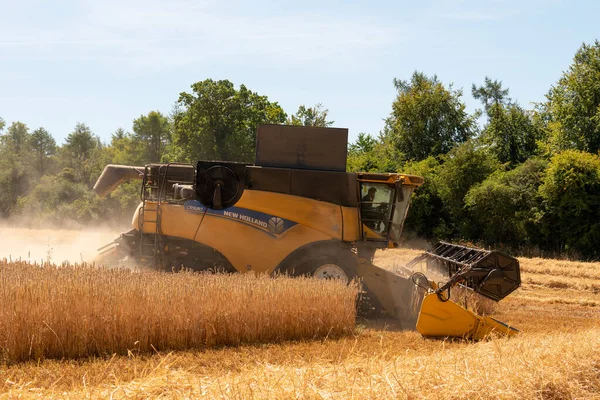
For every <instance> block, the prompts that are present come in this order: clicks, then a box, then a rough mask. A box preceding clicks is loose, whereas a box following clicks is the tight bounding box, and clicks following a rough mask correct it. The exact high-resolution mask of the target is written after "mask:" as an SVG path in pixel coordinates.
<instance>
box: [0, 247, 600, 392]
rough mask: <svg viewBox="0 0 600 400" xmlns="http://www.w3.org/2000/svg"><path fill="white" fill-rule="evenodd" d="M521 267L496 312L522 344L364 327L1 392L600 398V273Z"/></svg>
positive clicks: (76, 367) (8, 371)
mask: <svg viewBox="0 0 600 400" xmlns="http://www.w3.org/2000/svg"><path fill="white" fill-rule="evenodd" d="M418 253H419V252H418V251H415V250H388V251H385V252H382V253H380V254H378V264H379V265H382V266H386V267H388V268H390V269H392V268H393V267H394V265H396V266H398V265H400V264H401V263H403V262H405V261H408V260H409V259H411V258H412V257H414V256H415V255H416V254H418ZM521 265H522V269H523V274H522V275H523V286H522V287H521V288H520V289H519V290H517V291H516V292H515V293H514V294H512V295H511V296H509V297H508V298H507V299H505V300H503V301H502V302H500V303H499V304H498V305H496V307H495V308H494V313H493V315H494V316H496V317H498V318H499V319H500V320H503V321H505V322H508V323H510V324H512V325H514V326H516V327H518V328H520V329H521V330H522V332H521V334H520V335H518V336H516V337H514V338H511V339H502V338H500V339H492V340H489V341H485V342H479V343H469V342H463V341H442V340H427V339H423V338H422V337H421V336H420V335H419V334H418V333H416V332H411V331H402V330H399V329H398V327H397V326H395V325H394V323H393V321H389V320H385V321H365V320H362V319H359V320H358V323H357V325H356V328H355V329H354V331H353V332H352V334H351V335H349V336H348V335H347V336H341V337H338V338H332V337H331V336H326V337H323V338H321V339H318V340H295V341H284V342H279V343H268V344H264V343H263V344H243V345H240V346H237V347H218V348H203V349H199V350H190V351H172V352H168V351H159V352H157V353H156V354H154V355H151V354H139V353H137V352H132V353H130V354H128V355H126V356H119V355H116V356H106V357H95V358H91V359H86V360H74V361H69V360H64V361H59V360H46V361H43V362H39V363H36V362H25V363H18V364H15V365H9V366H4V367H3V368H1V369H0V382H2V389H1V391H0V392H1V393H2V396H4V397H54V398H57V397H59V398H80V397H86V398H106V397H110V396H112V397H114V398H157V397H162V398H202V397H204V398H244V399H245V398H257V399H281V398H283V399H285V398H307V399H321V398H333V399H335V398H339V399H347V398H373V399H375V398H376V399H387V398H390V399H391V398H406V399H421V398H430V399H439V398H451V399H496V398H502V399H514V398H532V399H568V398H600V339H599V338H600V307H599V306H598V304H599V303H600V293H598V292H597V291H596V292H595V291H594V290H591V289H583V288H586V287H588V288H592V287H593V286H592V285H594V284H600V281H599V280H598V279H597V274H598V272H599V271H600V265H599V264H596V263H580V262H568V261H558V260H542V259H521ZM577 274H579V275H577ZM595 274H596V275H595ZM572 279H574V280H572ZM556 282H567V284H566V285H565V284H557V283H556ZM304 284H306V285H308V284H309V282H305V283H304ZM223 301H225V302H227V304H228V305H231V301H230V300H223ZM263 304H264V305H265V306H268V303H267V302H265V303H263ZM319 307H329V303H328V302H327V303H326V304H319Z"/></svg>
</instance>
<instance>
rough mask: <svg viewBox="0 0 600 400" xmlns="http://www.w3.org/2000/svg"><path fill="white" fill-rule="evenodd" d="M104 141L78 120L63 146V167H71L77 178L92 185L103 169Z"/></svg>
mask: <svg viewBox="0 0 600 400" xmlns="http://www.w3.org/2000/svg"><path fill="white" fill-rule="evenodd" d="M102 152H103V149H102V143H101V142H100V139H99V138H98V137H97V136H96V135H94V134H93V133H92V131H91V129H90V128H89V127H88V126H87V125H85V124H84V123H80V122H78V123H77V124H76V125H75V129H74V130H73V132H71V133H70V134H69V135H68V136H67V139H66V141H65V144H64V145H63V146H62V148H61V151H60V156H61V160H62V164H63V167H68V168H71V169H72V170H73V171H74V173H75V180H76V181H77V182H82V183H85V184H87V185H88V186H90V187H91V186H92V185H93V183H94V182H95V180H96V178H97V176H98V175H99V173H100V172H101V171H102V168H103V166H101V165H100V164H102V162H103V161H104V160H103V158H102Z"/></svg>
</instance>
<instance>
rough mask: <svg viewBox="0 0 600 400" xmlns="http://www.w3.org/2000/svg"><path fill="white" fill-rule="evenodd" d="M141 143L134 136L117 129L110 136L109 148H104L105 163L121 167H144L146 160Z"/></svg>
mask: <svg viewBox="0 0 600 400" xmlns="http://www.w3.org/2000/svg"><path fill="white" fill-rule="evenodd" d="M143 145H144V144H143V143H140V142H139V141H137V140H136V138H135V137H134V135H132V134H130V133H128V132H125V130H124V129H122V128H119V129H117V130H116V131H115V133H113V134H112V136H111V141H110V146H108V147H106V148H105V154H106V163H107V164H108V163H112V164H122V165H145V164H146V163H148V162H149V161H148V158H147V156H146V155H145V153H144V147H143Z"/></svg>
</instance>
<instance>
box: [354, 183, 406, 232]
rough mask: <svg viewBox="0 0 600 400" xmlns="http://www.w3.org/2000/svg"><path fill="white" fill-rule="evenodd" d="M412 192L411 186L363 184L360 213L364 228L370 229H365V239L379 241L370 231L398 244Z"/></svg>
mask: <svg viewBox="0 0 600 400" xmlns="http://www.w3.org/2000/svg"><path fill="white" fill-rule="evenodd" d="M412 191H413V188H412V187H409V186H398V188H396V186H395V185H392V184H387V183H371V182H363V183H362V184H361V202H360V213H361V220H362V223H363V226H364V227H365V228H368V229H363V238H366V239H377V238H376V237H373V235H369V234H368V231H369V230H370V231H371V232H373V233H375V234H376V235H377V236H379V237H380V239H388V240H392V241H394V242H398V241H399V240H400V235H401V234H402V227H403V225H404V219H405V218H406V213H407V211H408V205H409V202H410V196H411V194H412Z"/></svg>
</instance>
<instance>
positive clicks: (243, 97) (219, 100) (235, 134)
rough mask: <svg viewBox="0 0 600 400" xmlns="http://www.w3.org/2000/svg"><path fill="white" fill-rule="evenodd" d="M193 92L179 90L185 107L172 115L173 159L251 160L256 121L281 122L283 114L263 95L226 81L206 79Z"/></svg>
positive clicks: (275, 104) (253, 149)
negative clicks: (173, 118)
mask: <svg viewBox="0 0 600 400" xmlns="http://www.w3.org/2000/svg"><path fill="white" fill-rule="evenodd" d="M192 91H193V93H185V92H184V93H181V95H180V96H179V103H180V104H181V106H182V107H184V108H185V111H183V112H181V113H180V114H179V115H177V116H176V118H175V130H174V132H173V141H174V146H172V148H171V151H170V153H169V158H170V159H171V160H172V161H188V162H191V161H195V160H198V159H213V160H223V161H248V162H249V161H252V160H253V159H254V151H255V141H256V128H257V126H258V125H259V124H268V123H270V124H281V123H283V122H285V118H286V114H285V113H284V111H283V109H282V108H281V107H280V106H279V105H278V104H277V103H273V102H270V101H269V99H268V98H267V97H266V96H260V95H259V94H257V93H255V92H252V91H250V90H249V89H247V88H246V86H244V85H241V86H240V88H239V89H235V87H234V85H233V83H231V82H230V81H227V80H221V81H213V80H211V79H207V80H205V81H202V82H197V83H195V84H193V85H192Z"/></svg>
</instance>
